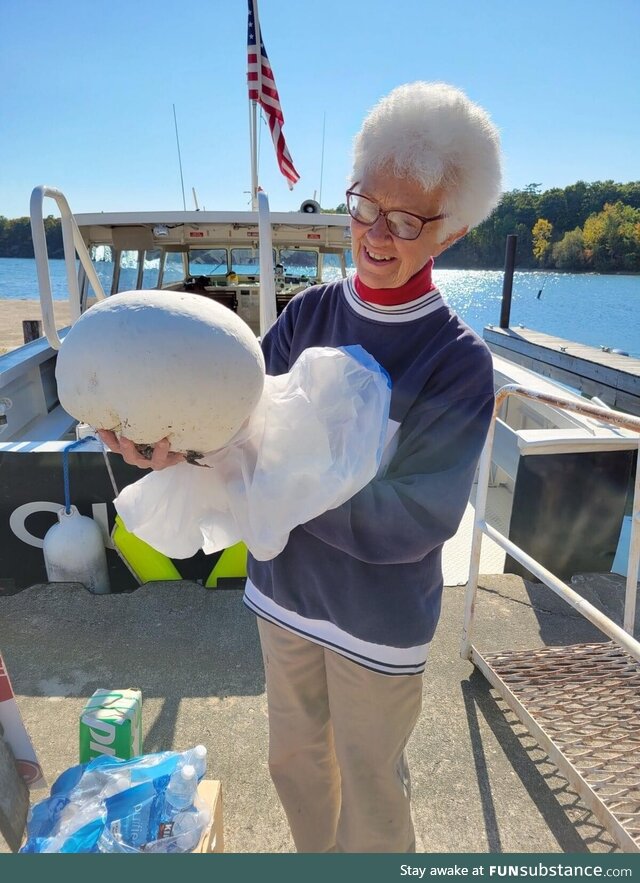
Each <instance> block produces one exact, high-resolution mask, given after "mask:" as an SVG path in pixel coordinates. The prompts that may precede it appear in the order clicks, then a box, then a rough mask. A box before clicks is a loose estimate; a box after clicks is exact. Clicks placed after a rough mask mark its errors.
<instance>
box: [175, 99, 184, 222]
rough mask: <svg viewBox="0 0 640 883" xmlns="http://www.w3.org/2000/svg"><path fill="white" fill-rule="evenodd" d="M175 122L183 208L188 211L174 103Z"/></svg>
mask: <svg viewBox="0 0 640 883" xmlns="http://www.w3.org/2000/svg"><path fill="white" fill-rule="evenodd" d="M173 123H174V126H175V128H176V144H177V145H178V165H179V166H180V184H181V186H182V208H183V209H184V211H185V212H186V210H187V201H186V199H185V198H184V178H183V176H182V156H181V155H180V138H179V137H178V120H177V117H176V106H175V104H174V105H173Z"/></svg>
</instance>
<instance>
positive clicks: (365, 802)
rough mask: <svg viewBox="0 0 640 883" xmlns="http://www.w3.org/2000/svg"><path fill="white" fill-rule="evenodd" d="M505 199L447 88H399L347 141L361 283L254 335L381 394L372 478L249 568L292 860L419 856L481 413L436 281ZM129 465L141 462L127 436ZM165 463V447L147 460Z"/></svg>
mask: <svg viewBox="0 0 640 883" xmlns="http://www.w3.org/2000/svg"><path fill="white" fill-rule="evenodd" d="M499 193H500V155H499V140H498V134H497V131H496V129H495V127H494V126H493V125H492V123H491V121H490V120H489V118H488V116H487V114H486V113H485V112H484V111H483V110H482V109H481V108H479V107H478V106H476V105H475V104H473V103H471V102H470V101H469V100H468V98H467V97H466V96H465V95H464V94H463V93H462V92H460V91H459V90H457V89H454V88H452V87H450V86H446V85H442V84H429V83H413V84H410V85H405V86H401V87H399V88H398V89H395V90H394V91H393V92H391V94H389V95H388V96H387V97H386V98H384V99H382V100H381V101H380V102H379V104H378V105H376V106H375V107H374V108H373V110H372V111H371V112H370V113H369V115H368V116H367V117H366V119H365V120H364V123H363V126H362V129H361V131H360V132H359V134H358V135H357V137H356V139H355V151H354V165H353V173H352V176H351V183H350V186H349V189H348V191H347V207H348V209H349V213H350V215H351V218H352V221H351V230H352V237H353V255H354V260H355V264H356V274H355V276H353V277H351V278H349V279H347V280H345V281H340V282H334V283H330V284H326V285H318V286H315V287H313V288H309V289H307V290H305V291H304V292H301V293H300V294H299V295H297V296H296V297H294V298H293V299H292V300H291V301H290V303H289V304H288V305H287V307H286V309H285V310H284V311H283V313H282V314H281V316H280V317H279V319H278V321H277V322H276V324H275V325H274V326H273V327H272V328H271V329H270V330H269V332H268V333H267V334H266V335H265V337H264V340H263V342H262V346H263V350H264V355H265V359H266V365H267V371H268V373H270V374H281V373H284V372H287V371H288V370H289V369H290V368H291V366H292V365H293V363H294V362H295V361H296V359H297V358H298V356H299V355H300V354H301V353H302V351H303V350H305V349H306V348H307V347H310V346H333V347H339V346H345V345H349V344H360V345H361V346H362V347H364V349H366V350H367V351H368V352H369V353H370V354H371V355H372V356H374V358H375V359H377V361H378V362H379V363H380V364H381V365H382V366H383V367H384V368H385V369H386V370H387V372H388V373H389V375H390V377H391V381H392V398H391V413H390V421H389V429H388V433H387V444H386V448H385V451H384V455H383V462H382V465H381V467H380V470H379V473H378V475H377V477H376V478H375V479H374V480H373V481H372V482H370V484H368V485H367V486H366V487H365V488H364V489H363V490H362V491H360V492H359V493H358V494H356V495H355V496H354V497H352V498H351V499H350V500H349V501H348V502H346V503H345V504H344V505H342V506H339V507H338V508H335V509H331V510H329V511H327V512H326V513H324V514H323V515H321V516H320V517H318V518H316V519H314V520H313V521H311V522H308V523H307V524H304V525H302V526H300V527H298V528H296V529H295V530H293V531H292V533H291V535H290V538H289V541H288V544H287V546H286V547H285V549H284V550H283V551H282V552H281V553H280V555H278V556H277V557H276V558H274V559H273V560H271V561H266V562H264V561H257V560H252V559H250V561H249V579H248V581H247V586H246V592H245V603H246V604H247V606H248V607H249V608H250V609H251V610H253V611H254V612H255V613H256V614H257V615H258V628H259V632H260V640H261V643H262V650H263V657H264V666H265V673H266V683H267V697H268V706H269V729H270V744H269V768H270V771H271V776H272V778H273V781H274V784H275V787H276V789H277V791H278V794H279V796H280V799H281V801H282V804H283V806H284V809H285V812H286V814H287V817H288V819H289V824H290V827H291V831H292V834H293V839H294V841H295V845H296V847H297V849H298V850H299V851H305V852H325V851H345V852H409V851H413V850H415V838H414V831H413V824H412V820H411V810H410V781H409V771H408V768H407V762H406V757H405V746H406V744H407V741H408V740H409V737H410V736H411V732H412V730H413V728H414V726H415V723H416V721H417V719H418V715H419V713H420V709H421V701H422V680H423V672H424V668H425V664H426V659H427V650H428V646H429V642H430V641H431V639H432V638H433V634H434V631H435V628H436V624H437V621H438V616H439V612H440V604H441V596H442V587H443V578H442V568H441V553H442V545H443V543H444V542H445V541H446V540H447V539H449V537H451V536H452V535H453V534H454V533H455V532H456V530H457V528H458V525H459V523H460V520H461V518H462V514H463V512H464V509H465V506H466V503H467V499H468V497H469V491H470V488H471V484H472V481H473V477H474V472H475V468H476V463H477V460H478V457H479V455H480V451H481V448H482V445H483V442H484V439H485V435H486V431H487V428H488V425H489V420H490V417H491V412H492V405H493V376H492V363H491V357H490V355H489V352H488V350H487V348H486V347H485V345H484V344H483V342H482V341H481V340H480V339H479V338H478V337H477V336H476V335H475V334H474V333H473V332H472V331H471V330H470V329H469V328H468V327H467V326H466V325H465V324H464V323H463V322H462V321H461V320H460V319H459V318H458V316H456V314H455V313H454V312H453V311H452V310H451V309H450V308H449V307H448V306H447V304H446V303H445V301H444V300H443V299H442V296H441V295H440V292H439V291H438V289H437V288H436V287H435V285H434V284H433V282H432V280H431V270H432V267H433V259H434V258H435V257H437V256H438V255H439V254H441V253H442V252H443V251H444V250H445V249H446V248H448V247H449V246H450V245H452V244H453V243H454V242H456V241H457V240H458V239H460V238H461V237H462V236H464V235H465V233H466V232H467V230H468V229H469V228H470V227H472V226H473V225H475V224H478V223H479V222H480V221H482V220H483V218H484V217H486V215H487V214H488V213H489V212H490V211H491V209H492V208H493V207H494V205H495V204H496V202H497V200H498V197H499ZM110 441H111V443H112V446H113V443H114V440H113V438H111V439H110ZM122 452H123V453H124V454H125V456H127V458H130V459H131V461H132V462H136V456H137V455H136V454H135V453H134V452H133V450H132V448H130V447H128V446H127V445H126V442H125V443H123V447H122ZM174 459H179V455H175V454H172V453H171V452H169V451H168V449H167V445H166V443H165V444H163V445H158V446H157V447H156V452H155V453H154V460H153V461H152V465H154V466H156V467H158V468H162V467H163V466H164V465H169V464H170V463H171V462H173V461H174ZM140 465H144V466H148V465H149V464H148V463H147V462H146V461H141V463H140Z"/></svg>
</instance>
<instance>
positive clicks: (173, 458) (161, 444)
mask: <svg viewBox="0 0 640 883" xmlns="http://www.w3.org/2000/svg"><path fill="white" fill-rule="evenodd" d="M97 435H98V437H99V438H100V440H101V441H102V443H103V444H104V445H106V447H108V448H109V450H110V451H113V452H114V454H120V455H121V456H122V459H123V460H124V461H125V463H129V464H130V465H131V466H138V467H139V468H140V469H153V470H155V471H159V470H160V469H166V468H167V467H168V466H175V465H176V464H177V463H183V462H184V461H185V456H184V454H179V453H177V452H176V451H172V450H171V442H170V441H169V439H168V438H162V439H160V441H158V442H156V443H155V444H153V445H150V446H149V447H151V448H153V453H152V454H151V458H150V459H147V457H145V456H143V454H141V453H140V451H139V450H138V448H137V446H136V444H135V442H132V441H131V439H129V438H125V436H123V435H120V436H118V435H116V434H115V432H112V431H111V430H109V429H99V430H97Z"/></svg>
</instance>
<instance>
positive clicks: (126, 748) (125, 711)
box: [80, 690, 142, 763]
mask: <svg viewBox="0 0 640 883" xmlns="http://www.w3.org/2000/svg"><path fill="white" fill-rule="evenodd" d="M141 751H142V693H141V691H140V690H96V691H95V693H94V694H93V696H91V698H90V699H89V701H88V702H87V704H86V705H85V707H84V708H83V710H82V714H81V716H80V763H87V762H88V761H89V760H91V758H93V757H99V756H100V755H102V754H108V755H109V757H119V758H121V759H122V760H129V759H130V758H132V757H137V756H138V755H139V754H141Z"/></svg>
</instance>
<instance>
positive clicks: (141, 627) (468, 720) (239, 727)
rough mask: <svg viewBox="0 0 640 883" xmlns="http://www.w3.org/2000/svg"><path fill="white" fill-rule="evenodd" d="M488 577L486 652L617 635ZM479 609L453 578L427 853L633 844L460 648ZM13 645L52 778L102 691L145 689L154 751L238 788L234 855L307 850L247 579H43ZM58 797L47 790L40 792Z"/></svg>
mask: <svg viewBox="0 0 640 883" xmlns="http://www.w3.org/2000/svg"><path fill="white" fill-rule="evenodd" d="M481 586H482V588H481V591H480V597H479V600H478V615H477V627H476V632H475V637H474V643H476V645H477V646H478V647H479V648H480V649H481V650H483V651H484V650H487V651H488V650H499V649H507V648H509V649H527V648H533V647H541V646H545V645H547V646H553V645H566V644H570V643H576V642H582V641H594V640H595V641H598V640H605V638H604V636H603V635H602V634H601V633H600V632H599V631H597V630H596V629H595V628H594V627H593V626H591V625H590V624H589V623H588V622H586V621H585V620H584V619H582V618H581V617H580V616H578V614H576V613H575V612H574V611H573V610H571V609H570V608H569V607H567V606H566V605H565V604H564V603H563V602H562V601H561V600H560V599H558V598H557V597H556V596H555V595H554V594H553V593H552V592H551V591H550V590H549V589H547V588H546V587H544V586H542V585H540V584H537V583H527V582H525V581H523V580H522V579H521V578H519V577H515V576H508V575H500V576H485V577H482V578H481ZM573 587H574V588H576V590H577V591H580V592H581V593H583V594H584V595H585V597H587V598H588V599H589V600H590V601H591V602H592V603H595V604H596V605H598V606H600V607H601V608H603V609H605V611H606V612H607V613H608V615H610V616H612V618H614V619H615V620H616V621H618V622H620V620H621V612H622V598H623V595H624V579H623V578H622V577H616V576H613V575H612V576H610V577H603V578H601V579H596V580H591V579H590V578H589V577H577V578H574V583H573ZM463 606H464V587H453V588H446V589H445V592H444V603H443V613H442V618H441V621H440V624H439V627H438V631H437V635H436V638H435V640H434V642H433V645H432V650H431V657H430V662H429V665H428V668H427V674H426V677H425V689H424V704H423V711H422V715H421V718H420V720H419V722H418V725H417V727H416V730H415V732H414V735H413V737H412V740H411V742H410V744H409V746H408V754H409V760H410V766H411V772H412V788H413V800H414V803H413V805H414V817H415V824H416V832H417V847H418V851H419V852H427V853H428V852H478V853H515V852H546V853H567V852H570V853H576V852H615V851H618V849H617V847H616V845H615V843H614V841H613V840H612V838H611V837H610V836H609V834H608V833H607V832H606V831H604V830H603V828H602V826H601V825H600V824H599V823H598V821H597V820H596V819H595V818H594V816H593V815H592V814H591V813H590V812H589V811H588V810H587V809H586V808H585V807H584V806H583V805H582V804H581V802H580V800H579V799H578V798H577V797H576V795H575V794H574V793H573V792H572V791H571V789H570V787H569V786H568V784H567V782H566V781H565V780H564V779H563V778H562V777H561V776H560V775H559V774H558V772H557V770H556V769H555V767H554V766H553V765H552V764H551V763H550V762H549V760H548V758H547V757H546V755H545V754H544V752H543V751H542V750H541V749H540V748H539V747H538V746H537V745H536V743H535V742H534V741H533V739H532V738H531V737H530V736H528V735H527V734H526V732H525V730H524V728H523V727H522V726H521V725H520V724H519V723H518V722H517V721H516V720H515V718H514V716H513V715H512V714H511V712H508V711H507V713H506V714H504V713H503V711H502V709H501V708H500V707H499V705H498V704H497V702H496V701H495V699H494V698H493V694H492V691H491V690H490V688H489V685H488V683H487V682H486V681H485V679H484V678H483V676H482V675H481V674H480V673H479V672H477V671H475V670H474V668H473V666H472V665H471V664H470V663H468V662H466V661H464V660H462V659H461V658H460V655H459V642H460V636H461V628H462V612H463ZM0 650H1V651H2V654H3V656H4V659H5V663H6V665H7V668H8V672H9V675H10V677H11V680H12V683H13V687H14V690H15V692H16V695H17V699H18V703H19V707H20V710H21V713H22V715H23V718H24V721H25V724H26V726H27V728H28V730H29V733H30V735H31V737H32V740H33V742H34V745H35V748H36V751H37V753H38V756H39V758H40V761H41V763H42V766H43V768H44V772H45V775H46V777H47V780H48V783H49V785H51V783H52V782H53V781H54V779H55V778H56V777H57V776H58V775H59V774H60V773H61V772H62V771H63V770H64V769H66V768H67V767H70V766H73V765H74V764H76V763H77V762H78V720H79V716H80V712H81V709H82V707H83V705H84V703H85V701H86V699H87V697H88V696H90V695H91V694H92V693H93V691H94V690H95V689H97V688H99V687H109V688H123V687H139V688H140V689H141V690H142V695H143V732H144V742H143V749H144V751H145V752H155V751H161V750H165V749H180V750H181V749H184V748H187V747H190V746H192V745H195V744H198V743H204V744H205V745H206V746H207V749H208V756H209V760H208V771H207V776H208V777H209V778H214V779H220V780H221V782H222V787H223V809H224V830H225V851H227V852H252V853H258V852H290V851H293V843H292V841H291V838H290V835H289V832H288V827H287V823H286V819H285V816H284V813H283V811H282V809H281V807H280V804H279V802H278V799H277V796H276V794H275V791H274V789H273V786H272V784H271V781H270V778H269V773H268V769H267V710H266V699H265V692H264V676H263V668H262V659H261V655H260V647H259V642H258V634H257V628H256V623H255V618H254V616H253V615H252V614H250V613H249V612H248V611H247V610H246V608H245V607H244V606H243V604H242V593H241V592H240V591H237V590H207V589H204V588H202V586H199V585H197V584H195V583H155V584H147V585H146V586H143V587H141V588H139V589H138V590H137V591H135V592H133V593H130V594H114V595H106V596H94V595H90V594H89V593H88V592H86V591H85V590H84V589H83V588H82V587H81V586H77V585H73V586H71V585H65V584H48V585H40V586H32V587H31V588H29V589H26V590H25V591H23V592H20V593H19V594H16V595H12V596H8V597H0ZM47 793H48V792H47V791H39V792H32V794H31V800H32V802H35V801H37V800H40V799H42V798H43V797H45V796H46V795H47ZM7 851H8V847H7V845H6V843H4V842H3V841H2V838H1V837H0V852H7Z"/></svg>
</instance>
